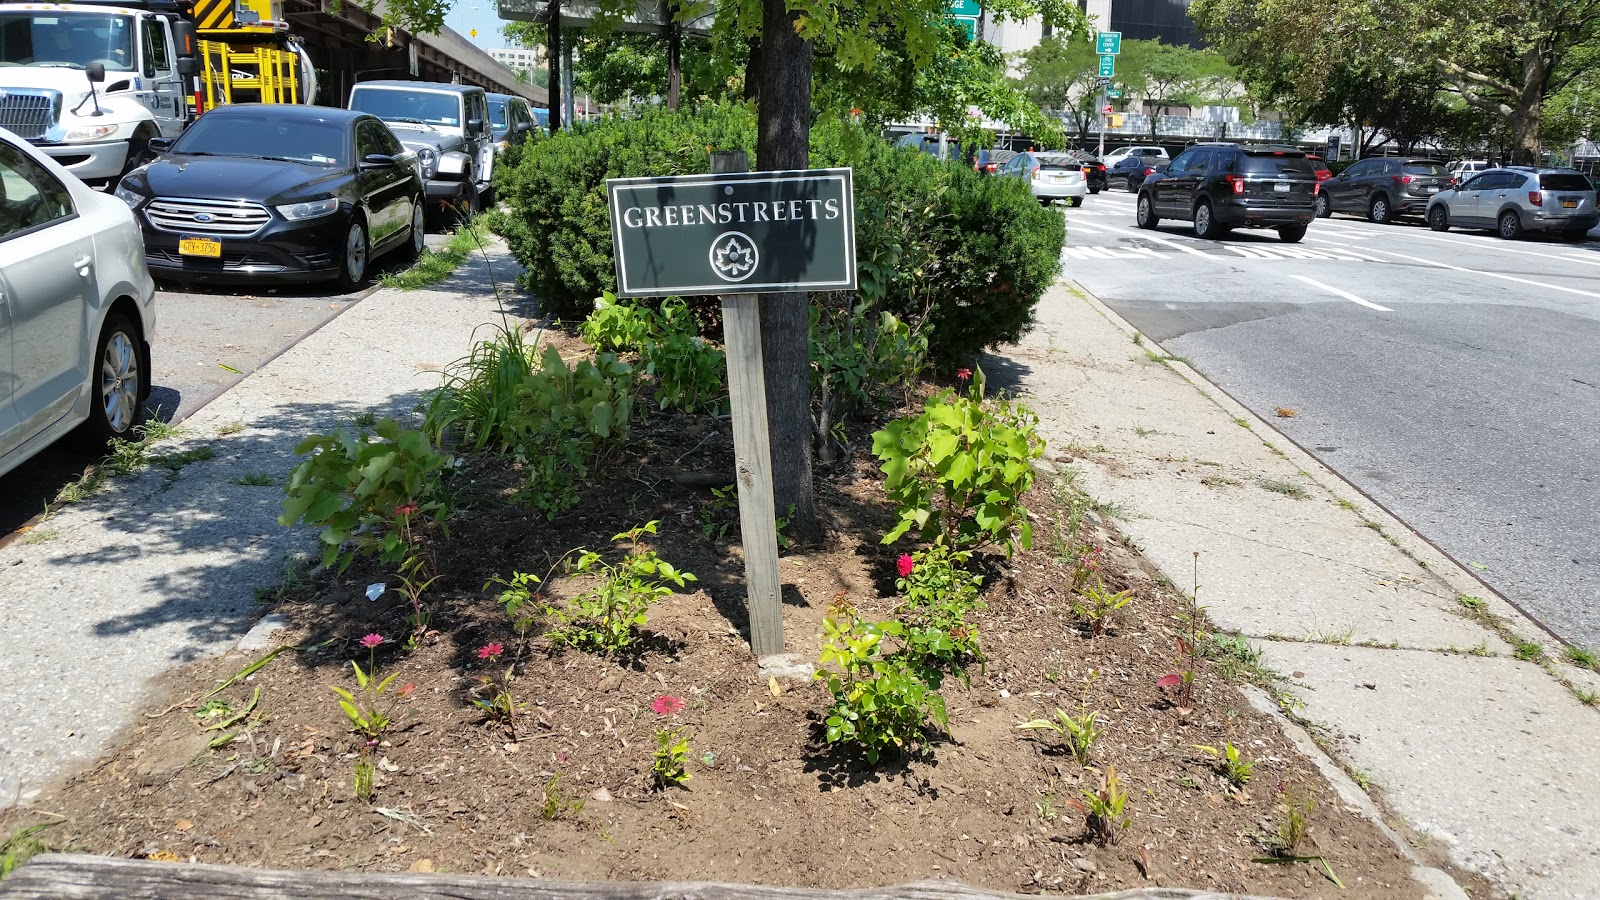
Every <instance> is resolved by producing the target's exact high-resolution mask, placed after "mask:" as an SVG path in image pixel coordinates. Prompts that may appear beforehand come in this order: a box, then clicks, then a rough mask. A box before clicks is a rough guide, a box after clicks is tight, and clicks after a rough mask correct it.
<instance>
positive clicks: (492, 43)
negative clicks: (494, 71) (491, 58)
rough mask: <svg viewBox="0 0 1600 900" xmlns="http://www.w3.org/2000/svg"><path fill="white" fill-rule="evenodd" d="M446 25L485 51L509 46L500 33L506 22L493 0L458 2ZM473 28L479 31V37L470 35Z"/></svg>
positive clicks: (463, 0)
mask: <svg viewBox="0 0 1600 900" xmlns="http://www.w3.org/2000/svg"><path fill="white" fill-rule="evenodd" d="M444 24H445V25H446V26H447V27H449V28H452V29H454V30H456V31H459V32H460V33H461V36H462V37H465V38H466V39H467V40H469V41H471V42H473V43H474V44H477V45H478V46H479V47H482V48H483V49H485V50H492V49H494V48H496V47H505V46H508V44H507V42H506V39H505V36H504V35H502V34H501V33H500V26H501V25H504V24H506V22H505V20H504V19H502V18H500V16H499V15H498V14H497V12H496V11H495V5H494V3H493V2H492V0H457V2H456V5H455V6H454V7H452V8H451V10H450V15H449V16H447V17H446V18H445V22H444ZM473 28H476V29H478V36H477V37H472V36H471V35H470V34H468V32H469V31H470V30H471V29H473Z"/></svg>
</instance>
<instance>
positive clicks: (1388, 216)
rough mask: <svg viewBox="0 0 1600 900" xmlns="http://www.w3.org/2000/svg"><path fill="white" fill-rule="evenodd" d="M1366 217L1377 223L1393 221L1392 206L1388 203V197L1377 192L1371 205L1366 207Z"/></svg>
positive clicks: (1384, 223)
mask: <svg viewBox="0 0 1600 900" xmlns="http://www.w3.org/2000/svg"><path fill="white" fill-rule="evenodd" d="M1367 218H1368V219H1371V220H1372V221H1373V222H1375V223H1376V224H1379V225H1388V224H1389V223H1390V222H1393V221H1394V208H1393V207H1391V206H1390V205H1389V198H1388V197H1385V196H1383V195H1382V194H1379V195H1378V196H1376V197H1374V198H1373V199H1372V205H1371V206H1368V207H1367Z"/></svg>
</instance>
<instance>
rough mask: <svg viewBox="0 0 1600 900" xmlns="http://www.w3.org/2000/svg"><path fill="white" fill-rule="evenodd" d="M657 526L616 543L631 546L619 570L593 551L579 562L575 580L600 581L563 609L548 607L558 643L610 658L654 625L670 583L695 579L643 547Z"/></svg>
mask: <svg viewBox="0 0 1600 900" xmlns="http://www.w3.org/2000/svg"><path fill="white" fill-rule="evenodd" d="M656 524H657V523H655V522H647V523H645V524H644V525H641V526H639V527H638V528H634V529H632V530H630V531H624V532H623V533H621V534H619V535H616V536H614V537H612V538H611V540H612V541H613V542H614V543H621V542H627V543H628V544H629V545H630V547H629V550H628V553H627V555H626V556H624V557H623V559H622V562H620V563H618V564H616V565H612V564H610V563H608V562H605V561H604V560H603V559H601V557H600V554H598V553H596V552H594V551H592V550H586V551H584V552H583V554H582V555H581V556H579V557H578V563H577V566H576V567H575V574H574V575H573V577H574V578H576V577H578V576H581V575H592V576H594V577H595V578H597V579H598V582H597V583H596V584H595V585H594V587H591V588H589V589H588V590H586V591H584V592H583V593H581V594H579V595H578V596H576V597H573V598H572V599H571V600H569V601H567V604H566V606H565V607H564V608H563V607H556V606H547V607H545V610H544V612H545V614H546V615H548V616H550V618H551V619H552V620H553V621H554V622H555V623H556V627H554V628H552V629H551V630H550V631H549V632H548V635H549V637H550V640H551V641H552V642H553V643H555V644H557V645H564V646H568V647H576V648H578V649H580V650H591V651H594V652H598V653H604V654H606V655H607V656H609V655H611V654H613V653H617V652H619V651H622V650H626V649H627V648H628V647H629V646H630V645H632V644H633V642H634V641H635V640H637V639H638V634H639V629H640V628H642V627H644V625H645V624H646V623H647V622H648V621H649V610H650V605H651V604H653V603H660V602H661V601H662V600H665V599H666V598H667V596H668V595H670V594H671V593H672V588H670V587H668V586H667V583H668V582H670V583H672V584H674V585H677V586H678V587H683V586H684V584H685V583H686V582H690V581H694V580H695V577H694V576H693V575H691V574H690V573H688V572H683V571H679V570H678V569H675V568H673V567H672V565H671V564H670V563H668V562H667V561H666V560H664V559H662V558H661V557H659V556H657V555H656V552H655V551H654V550H650V549H648V548H645V547H642V546H640V544H639V539H640V537H641V536H643V535H646V534H655V533H656Z"/></svg>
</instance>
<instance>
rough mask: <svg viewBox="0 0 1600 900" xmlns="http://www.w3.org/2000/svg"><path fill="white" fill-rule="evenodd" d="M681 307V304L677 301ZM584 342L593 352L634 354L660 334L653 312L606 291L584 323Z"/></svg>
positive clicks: (659, 322) (658, 321)
mask: <svg viewBox="0 0 1600 900" xmlns="http://www.w3.org/2000/svg"><path fill="white" fill-rule="evenodd" d="M679 302H680V303H681V302H682V301H679ZM581 331H582V333H583V339H584V341H585V342H586V343H588V345H589V346H591V347H593V348H594V349H596V350H602V351H610V352H613V353H629V352H633V353H637V352H639V351H640V350H643V349H644V346H645V344H647V343H649V342H650V341H651V340H652V339H654V338H655V337H656V336H657V335H658V334H660V332H661V319H660V317H659V316H657V315H656V311H655V310H653V309H651V308H650V307H648V306H644V305H642V304H639V303H637V302H635V301H632V300H619V299H617V295H616V294H613V293H611V292H610V291H606V292H604V293H602V294H601V295H600V298H599V299H597V300H595V302H594V311H593V312H591V313H589V315H588V316H587V317H586V318H585V319H584V320H583V327H582V328H581Z"/></svg>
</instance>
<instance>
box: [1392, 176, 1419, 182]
mask: <svg viewBox="0 0 1600 900" xmlns="http://www.w3.org/2000/svg"><path fill="white" fill-rule="evenodd" d="M1416 180H1417V179H1416V176H1413V175H1396V176H1394V183H1395V184H1410V183H1411V182H1413V181H1416Z"/></svg>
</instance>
